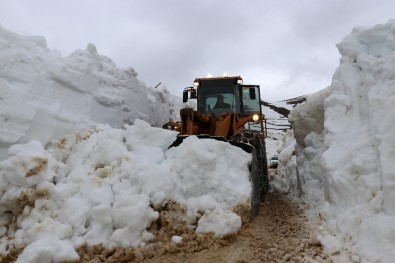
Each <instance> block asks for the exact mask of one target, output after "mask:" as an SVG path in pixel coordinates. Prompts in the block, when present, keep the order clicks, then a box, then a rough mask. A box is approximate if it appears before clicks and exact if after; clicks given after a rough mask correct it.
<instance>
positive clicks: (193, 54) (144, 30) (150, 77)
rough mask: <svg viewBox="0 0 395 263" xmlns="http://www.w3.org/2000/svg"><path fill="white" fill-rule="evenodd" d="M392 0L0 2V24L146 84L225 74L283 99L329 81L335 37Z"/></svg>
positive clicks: (388, 12)
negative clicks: (92, 48) (95, 55)
mask: <svg viewBox="0 0 395 263" xmlns="http://www.w3.org/2000/svg"><path fill="white" fill-rule="evenodd" d="M394 7H395V3H392V1H390V0H381V1H379V2H373V1H368V0H348V1H342V0H333V1H325V0H300V1H294V0H282V1H268V0H267V1H258V0H246V1H225V0H220V1H209V0H201V1H192V0H185V1H176V0H168V1H161V0H145V1H126V0H118V1H110V0H98V1H94V0H85V1H78V0H69V1H50V0H35V1H28V0H13V1H11V0H5V1H1V2H0V23H1V24H2V25H3V26H4V27H6V28H8V29H9V30H12V31H14V32H16V33H18V34H22V35H42V36H44V37H45V38H46V39H47V43H48V46H49V48H51V49H57V50H60V51H61V52H62V54H63V55H68V54H70V53H71V52H73V51H74V50H75V49H80V48H85V47H86V45H87V44H88V43H94V44H95V45H96V47H97V49H98V51H99V52H100V53H102V54H104V55H106V56H108V57H110V58H112V59H113V60H114V61H115V62H116V63H117V65H118V66H119V67H129V66H132V67H134V68H135V70H136V71H137V72H139V76H140V79H141V80H142V81H144V82H145V83H146V84H147V85H149V86H155V85H156V84H157V83H159V82H162V83H163V84H164V85H166V86H167V88H168V89H170V90H171V91H172V92H173V93H176V94H181V91H182V89H183V88H184V87H186V86H189V85H191V84H192V81H193V79H194V78H196V77H204V76H206V75H207V74H208V73H211V74H213V75H222V74H223V73H224V72H227V73H228V74H232V75H241V76H243V77H244V79H245V81H246V82H248V83H254V84H260V85H261V86H262V87H263V97H264V98H266V99H267V100H280V99H287V98H290V97H295V96H298V95H302V94H306V93H311V92H315V91H318V90H320V89H323V88H325V87H326V86H328V85H330V82H331V78H332V74H333V73H334V70H335V69H336V67H337V66H338V64H339V59H340V55H339V53H338V51H337V49H336V46H335V44H336V43H338V42H340V41H341V40H342V38H343V37H344V36H346V35H347V34H348V33H349V32H351V30H352V28H353V27H356V26H373V25H375V24H377V23H385V22H387V21H388V20H389V19H391V18H393V17H391V16H393V10H395V8H394Z"/></svg>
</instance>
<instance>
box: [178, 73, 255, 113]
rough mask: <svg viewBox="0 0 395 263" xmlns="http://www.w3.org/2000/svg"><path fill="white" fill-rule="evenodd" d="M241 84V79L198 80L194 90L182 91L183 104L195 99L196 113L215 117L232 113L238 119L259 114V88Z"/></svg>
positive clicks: (190, 88) (192, 88)
mask: <svg viewBox="0 0 395 263" xmlns="http://www.w3.org/2000/svg"><path fill="white" fill-rule="evenodd" d="M242 83H243V81H242V78H241V77H220V78H199V79H196V80H195V82H194V86H195V88H194V87H189V88H186V89H185V90H184V102H186V101H187V100H188V98H190V99H193V98H197V111H198V112H200V113H203V114H210V113H213V114H214V115H215V116H216V117H219V116H221V114H222V113H233V112H236V113H238V115H239V116H240V117H245V116H249V115H251V114H261V104H260V101H261V99H260V89H259V86H258V85H243V84H242Z"/></svg>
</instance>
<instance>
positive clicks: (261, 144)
mask: <svg viewBox="0 0 395 263" xmlns="http://www.w3.org/2000/svg"><path fill="white" fill-rule="evenodd" d="M230 141H236V142H243V143H247V144H250V145H252V146H254V148H255V152H256V158H253V161H252V162H256V163H252V164H251V165H252V166H253V165H256V167H257V170H258V177H259V186H258V188H259V200H260V202H263V201H264V200H265V197H266V194H267V192H268V191H269V178H268V167H267V157H266V144H265V141H264V140H263V138H262V136H261V134H260V133H259V132H254V131H242V132H239V133H236V134H234V135H233V136H232V137H231V138H230ZM254 159H255V160H254ZM252 183H253V184H254V180H252ZM254 187H255V186H254V185H253V188H254Z"/></svg>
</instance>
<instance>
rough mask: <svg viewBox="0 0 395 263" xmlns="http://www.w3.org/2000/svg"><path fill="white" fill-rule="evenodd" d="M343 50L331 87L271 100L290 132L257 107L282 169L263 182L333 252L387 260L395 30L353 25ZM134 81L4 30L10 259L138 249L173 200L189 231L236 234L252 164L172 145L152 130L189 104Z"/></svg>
mask: <svg viewBox="0 0 395 263" xmlns="http://www.w3.org/2000/svg"><path fill="white" fill-rule="evenodd" d="M338 48H339V51H340V53H341V63H340V66H339V68H338V69H337V70H336V72H335V74H334V76H333V83H332V84H331V86H330V87H328V88H326V89H323V90H321V91H320V92H318V93H315V94H310V95H309V96H308V99H307V102H305V103H302V104H300V105H298V106H297V107H296V108H295V109H293V108H292V105H291V104H289V103H287V102H281V103H278V104H277V103H276V104H273V105H277V106H282V107H284V108H286V109H289V110H292V111H291V113H290V115H289V120H290V122H291V123H292V125H293V131H287V132H285V131H279V130H276V129H274V128H275V127H276V126H277V127H278V126H279V125H284V127H285V125H286V124H287V123H286V122H287V120H286V118H284V117H281V116H280V115H279V114H278V112H275V111H273V110H272V109H271V108H264V113H265V114H266V116H267V118H268V121H269V128H270V127H271V128H273V129H269V131H268V139H267V151H268V155H269V156H271V155H273V154H279V161H280V165H279V169H278V171H279V176H278V177H277V178H275V180H274V181H273V182H272V184H271V185H272V187H276V188H281V189H285V190H286V191H288V192H290V193H291V195H293V196H294V197H295V198H298V199H299V200H301V201H302V202H303V203H304V204H305V206H306V209H307V211H308V213H309V216H310V217H311V218H312V219H313V220H316V222H317V223H318V224H320V233H321V235H319V236H318V237H317V238H318V239H319V240H320V241H321V243H322V244H323V245H324V248H325V250H326V252H327V253H328V254H331V255H334V256H336V255H337V254H339V253H340V256H344V257H343V259H344V260H348V261H353V262H393V258H394V257H395V255H394V251H395V250H394V248H395V223H394V222H395V204H394V200H395V174H394V171H395V167H394V166H395V160H394V156H395V155H394V153H393V152H394V151H393V148H394V146H395V132H394V129H393V128H394V127H393V126H394V123H395V121H394V118H395V117H394V116H395V114H392V111H393V110H392V109H393V107H392V104H393V103H394V102H395V93H394V84H395V83H394V79H395V21H390V22H388V23H387V24H385V25H377V26H375V27H372V28H356V29H354V30H353V32H352V33H351V34H350V35H349V36H347V37H345V38H344V40H343V41H342V42H341V43H340V44H338ZM136 76H137V75H136V73H135V71H134V70H133V69H131V68H130V69H119V68H117V67H116V65H115V64H114V63H113V62H112V61H111V59H109V58H107V57H104V56H102V55H100V54H99V53H98V52H97V51H96V48H95V47H94V45H92V44H90V45H88V47H87V48H86V49H85V50H77V51H76V52H74V53H73V54H71V55H70V56H69V57H62V56H61V55H60V54H59V52H57V51H54V50H50V49H48V48H47V47H46V44H45V39H44V38H42V37H24V36H19V35H17V34H14V33H12V32H9V31H7V30H6V29H4V28H1V27H0V223H1V226H0V237H1V238H0V252H1V253H7V251H9V250H10V249H12V248H21V247H26V248H25V249H24V251H23V253H22V254H21V255H20V257H19V258H18V262H51V260H52V261H54V262H57V261H60V260H74V259H77V258H78V255H77V254H76V252H75V251H74V249H75V248H76V247H77V246H79V245H81V244H82V243H84V242H86V243H88V244H98V243H103V244H104V245H105V246H108V247H137V246H145V245H147V244H149V243H150V242H151V241H152V240H155V238H156V235H157V234H158V232H159V230H158V229H154V228H151V227H150V226H151V225H155V224H153V223H155V222H156V220H158V218H159V217H160V211H161V209H163V208H164V207H166V206H169V205H174V204H176V206H178V207H179V208H178V210H179V211H178V213H180V214H179V216H177V218H181V219H180V220H181V221H183V222H184V223H185V224H186V225H187V226H188V231H197V232H214V233H215V234H216V235H217V236H224V235H227V234H230V233H235V232H237V230H238V229H239V228H240V226H241V222H242V219H241V218H240V216H239V215H237V214H236V213H235V211H234V210H233V208H234V207H236V206H239V207H240V206H243V205H244V206H248V205H249V204H248V197H249V193H250V190H251V188H250V184H249V181H248V169H247V164H248V162H249V161H250V158H251V156H250V155H248V154H246V153H245V152H243V151H242V150H240V149H239V148H237V147H232V146H230V145H228V144H227V143H223V142H217V141H214V142H213V141H204V140H198V139H196V138H193V137H192V138H189V139H188V140H189V143H183V144H181V146H179V147H177V148H171V149H168V146H169V145H170V144H171V143H172V142H173V140H174V138H175V136H176V133H174V132H172V131H168V130H163V129H160V128H156V127H157V126H160V125H161V124H163V123H165V122H166V121H168V120H170V119H176V118H177V114H178V109H179V108H181V107H182V106H183V105H182V104H181V103H179V102H178V101H177V102H176V98H174V97H173V96H172V95H171V94H170V93H169V92H168V91H167V90H166V89H165V88H163V87H159V88H157V89H153V88H150V87H146V85H145V84H144V83H142V82H141V81H139V80H138V79H137V77H136ZM179 100H181V99H179ZM270 122H271V123H270ZM125 123H126V125H124V124H125ZM153 126H155V127H153ZM295 153H296V155H295ZM207 178H209V179H207ZM170 241H172V242H174V243H180V242H182V238H181V235H173V236H172V237H170ZM339 258H340V257H339Z"/></svg>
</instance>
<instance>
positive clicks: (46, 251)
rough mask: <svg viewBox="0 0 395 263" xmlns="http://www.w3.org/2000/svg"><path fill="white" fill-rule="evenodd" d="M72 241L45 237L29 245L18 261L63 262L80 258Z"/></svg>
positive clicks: (22, 262) (30, 262) (18, 262)
mask: <svg viewBox="0 0 395 263" xmlns="http://www.w3.org/2000/svg"><path fill="white" fill-rule="evenodd" d="M79 259H80V257H79V256H78V254H77V252H75V251H74V248H73V245H72V243H71V242H70V241H67V240H59V239H56V238H44V239H40V240H37V241H35V242H33V243H32V244H30V245H29V246H27V247H26V248H25V249H24V250H23V252H22V254H21V255H20V256H19V257H18V259H17V261H16V262H17V263H42V262H63V261H76V260H79Z"/></svg>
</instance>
